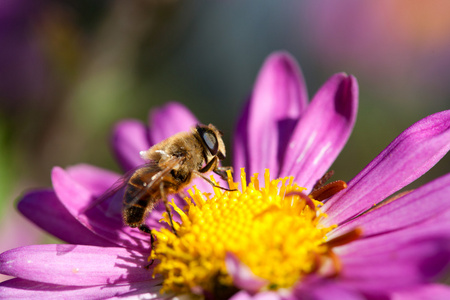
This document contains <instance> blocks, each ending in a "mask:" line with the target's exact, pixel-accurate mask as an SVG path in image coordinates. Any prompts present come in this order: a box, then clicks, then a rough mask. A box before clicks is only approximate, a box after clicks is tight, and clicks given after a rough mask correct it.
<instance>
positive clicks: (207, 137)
mask: <svg viewBox="0 0 450 300" xmlns="http://www.w3.org/2000/svg"><path fill="white" fill-rule="evenodd" d="M202 139H203V141H204V142H205V145H206V147H208V150H209V152H211V154H212V155H216V154H217V151H218V150H219V143H217V138H216V135H215V134H214V133H212V132H208V131H205V132H203V134H202Z"/></svg>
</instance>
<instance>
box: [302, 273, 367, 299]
mask: <svg viewBox="0 0 450 300" xmlns="http://www.w3.org/2000/svg"><path fill="white" fill-rule="evenodd" d="M315 279H317V280H315ZM293 296H294V298H295V299H314V300H327V299H346V300H363V299H366V298H365V297H364V296H363V295H361V294H360V293H359V292H357V291H355V290H354V289H353V288H352V287H347V286H345V285H343V284H341V283H340V282H339V281H337V280H332V279H326V278H313V279H312V280H309V279H308V278H306V279H305V280H303V281H302V282H300V283H299V284H298V285H297V286H296V287H295V289H294V291H293Z"/></svg>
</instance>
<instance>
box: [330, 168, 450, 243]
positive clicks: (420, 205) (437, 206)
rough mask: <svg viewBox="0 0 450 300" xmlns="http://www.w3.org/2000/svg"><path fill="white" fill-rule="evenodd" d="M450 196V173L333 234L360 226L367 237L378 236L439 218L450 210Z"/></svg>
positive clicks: (365, 215) (346, 224) (341, 227)
mask: <svg viewBox="0 0 450 300" xmlns="http://www.w3.org/2000/svg"><path fill="white" fill-rule="evenodd" d="M448 195H450V174H447V175H445V176H442V177H440V178H438V179H435V180H434V181H432V182H430V183H428V184H426V185H424V186H422V187H420V188H418V189H416V190H414V191H412V192H410V193H408V194H406V195H405V196H403V197H401V198H399V199H396V200H395V201H393V202H390V203H388V204H386V205H383V206H381V207H380V208H377V209H375V210H373V211H371V212H369V213H366V214H364V215H362V216H359V217H357V218H355V219H353V220H351V221H349V222H347V223H345V224H343V225H341V226H339V227H338V228H336V230H334V231H333V235H339V234H340V233H344V232H346V231H349V230H350V229H351V228H355V227H358V226H361V227H363V234H364V236H371V235H378V234H382V233H385V232H391V231H394V230H398V229H401V228H404V227H407V226H412V225H415V224H418V223H421V222H423V221H424V220H427V219H434V218H435V216H436V215H439V214H441V213H443V212H444V211H446V210H450V201H448ZM425 199H426V200H425ZM425 202H426V203H425ZM449 225H450V224H449ZM330 237H331V236H330Z"/></svg>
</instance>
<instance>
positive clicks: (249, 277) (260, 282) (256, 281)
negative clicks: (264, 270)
mask: <svg viewBox="0 0 450 300" xmlns="http://www.w3.org/2000/svg"><path fill="white" fill-rule="evenodd" d="M225 264H226V266H227V272H228V274H230V276H231V277H232V278H233V284H234V286H236V287H237V288H239V289H241V290H246V291H248V292H250V293H256V292H258V291H259V290H260V289H261V288H262V287H264V286H266V285H267V284H268V281H267V280H265V279H262V278H259V277H257V276H256V275H255V274H253V272H252V271H251V270H250V268H249V267H247V266H246V265H244V264H242V263H241V261H239V259H238V258H237V257H236V256H235V255H234V254H232V253H229V252H228V253H227V255H226V258H225Z"/></svg>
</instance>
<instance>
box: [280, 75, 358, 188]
mask: <svg viewBox="0 0 450 300" xmlns="http://www.w3.org/2000/svg"><path fill="white" fill-rule="evenodd" d="M357 106H358V83H357V82H356V79H355V78H354V77H353V76H347V75H345V74H336V75H334V76H333V77H331V78H330V79H329V80H328V81H327V82H326V83H325V84H324V85H323V86H322V88H321V89H320V90H319V91H318V92H317V94H316V96H315V97H314V98H313V100H312V101H311V104H310V105H309V107H308V109H307V110H306V112H305V113H304V114H303V116H302V118H301V119H300V121H299V123H298V124H297V126H296V128H295V130H294V133H293V134H292V136H291V139H290V141H289V144H288V147H289V150H288V151H287V153H286V156H285V159H284V161H283V164H282V165H283V168H282V170H281V173H280V176H282V177H284V176H294V177H295V179H296V182H298V183H299V184H300V185H301V186H303V187H306V188H308V189H311V188H312V187H313V185H314V184H315V183H316V182H317V180H319V179H320V178H321V177H322V175H323V174H324V173H325V172H326V171H327V170H328V169H329V167H330V166H331V164H332V163H333V162H334V160H335V158H336V157H337V156H338V154H339V153H340V152H341V150H342V148H343V147H344V145H345V144H346V142H347V140H348V138H349V136H350V133H351V131H352V129H353V125H354V124H355V120H356V112H357Z"/></svg>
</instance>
